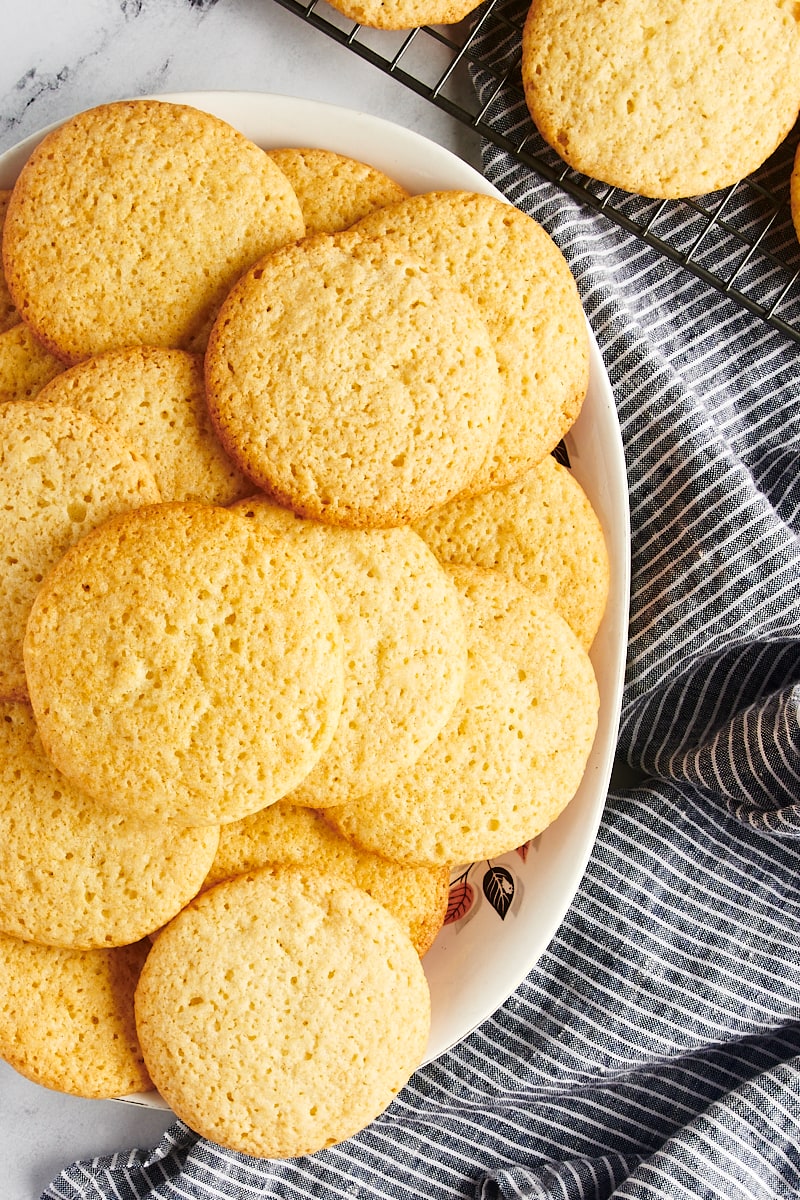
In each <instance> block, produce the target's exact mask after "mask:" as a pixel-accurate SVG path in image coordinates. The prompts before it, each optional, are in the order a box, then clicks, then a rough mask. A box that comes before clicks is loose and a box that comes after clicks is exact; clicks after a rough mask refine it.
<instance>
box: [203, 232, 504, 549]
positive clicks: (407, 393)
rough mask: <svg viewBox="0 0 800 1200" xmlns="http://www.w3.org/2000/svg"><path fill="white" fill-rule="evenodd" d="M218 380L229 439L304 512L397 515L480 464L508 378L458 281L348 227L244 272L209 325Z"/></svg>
mask: <svg viewBox="0 0 800 1200" xmlns="http://www.w3.org/2000/svg"><path fill="white" fill-rule="evenodd" d="M348 239H349V240H348ZM206 390H207V395H208V404H209V409H210V411H211V416H212V419H213V420H214V423H215V425H216V426H217V431H218V433H219V435H220V438H221V441H222V444H223V445H224V446H225V447H226V449H227V450H228V452H229V453H230V455H231V457H232V458H234V460H235V461H237V462H238V463H239V465H240V466H241V468H242V469H243V470H244V471H245V473H246V474H247V475H249V476H250V478H251V479H252V480H253V481H254V482H255V483H256V484H257V485H258V486H259V487H260V488H261V489H262V490H264V491H266V492H268V493H269V494H270V495H272V496H273V497H274V498H275V499H276V500H278V501H279V502H280V503H281V504H284V505H286V506H287V507H289V508H292V509H294V510H295V511H296V512H298V513H300V514H301V515H302V516H306V517H314V518H317V519H319V520H323V521H327V522H330V523H332V524H342V525H349V526H352V527H385V526H389V525H398V524H402V523H405V522H408V521H410V520H412V519H413V518H415V517H417V516H420V515H421V514H422V513H423V512H426V511H427V510H428V509H429V508H432V507H433V506H434V505H436V504H442V503H444V502H445V501H446V500H448V499H450V498H451V497H452V496H454V495H456V494H457V493H458V492H459V491H460V490H461V489H462V488H463V487H464V485H465V484H466V483H467V481H468V480H469V479H470V478H471V477H472V475H474V473H475V471H476V470H477V468H478V467H479V466H480V464H481V462H482V461H483V459H484V458H485V456H486V453H487V450H488V447H489V446H490V445H491V444H492V443H493V441H494V439H495V435H496V417H497V410H498V404H499V399H500V379H499V374H498V370H497V363H496V361H495V356H494V351H493V349H492V346H491V344H490V341H489V336H488V333H487V331H486V328H485V326H484V324H483V321H482V320H481V318H480V316H479V315H478V312H477V310H476V309H475V308H474V307H473V306H472V305H470V304H469V303H468V302H466V301H465V300H464V298H463V297H462V296H461V294H460V293H459V292H458V291H457V290H456V289H455V288H452V287H450V286H449V285H448V284H447V282H446V281H442V280H441V279H440V278H439V277H438V276H436V275H434V274H432V273H431V272H430V271H429V269H428V267H427V266H425V265H423V264H422V263H421V262H420V261H418V260H417V259H415V258H413V257H412V256H410V255H407V254H405V253H403V252H402V251H396V250H395V248H394V247H392V248H391V250H390V249H389V248H387V247H386V246H385V245H384V244H383V242H381V241H373V240H370V241H366V240H361V239H359V240H356V241H353V239H352V238H351V236H350V235H349V234H348V233H341V234H334V235H332V236H326V235H324V234H317V235H316V236H315V237H311V238H306V239H305V240H303V241H301V242H299V243H298V244H297V245H294V246H288V247H284V248H283V249H281V250H278V251H276V252H275V253H274V254H271V255H269V256H268V257H266V258H264V259H262V260H261V262H260V263H259V264H258V265H257V266H256V267H254V268H253V269H252V270H251V271H249V272H248V273H247V274H246V275H245V276H244V278H243V279H242V280H241V281H240V282H239V283H238V284H237V285H236V287H235V288H234V289H233V291H232V292H231V294H230V296H229V297H228V299H227V300H226V301H225V304H224V305H223V307H222V309H221V311H220V315H219V318H218V320H217V322H216V324H215V326H214V329H213V330H212V333H211V338H210V340H209V346H208V352H207V354H206Z"/></svg>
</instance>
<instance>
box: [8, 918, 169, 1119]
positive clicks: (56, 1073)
mask: <svg viewBox="0 0 800 1200" xmlns="http://www.w3.org/2000/svg"><path fill="white" fill-rule="evenodd" d="M148 949H149V945H148V943H147V942H137V943H135V944H134V945H132V946H117V947H114V948H113V949H108V950H66V949H63V948H62V947H57V946H41V945H38V944H37V943H35V942H24V941H21V940H20V939H18V938H14V937H9V936H8V935H6V934H0V1058H3V1059H5V1061H6V1062H8V1063H9V1064H10V1065H11V1066H12V1067H13V1068H14V1069H15V1070H16V1071H19V1073H20V1074H21V1075H24V1076H25V1077H26V1078H27V1079H32V1080H33V1082H34V1083H39V1084H42V1085H43V1086H44V1087H48V1088H52V1089H54V1090H55V1091H59V1092H68V1093H69V1094H70V1095H74V1096H84V1097H86V1098H87V1099H106V1098H107V1099H110V1098H112V1097H115V1096H127V1095H130V1094H131V1093H134V1092H147V1091H149V1090H150V1089H151V1087H152V1084H151V1082H150V1076H149V1075H148V1073H147V1068H146V1067H145V1065H144V1058H143V1056H142V1052H141V1049H140V1047H139V1039H138V1037H137V1035H136V1022H135V1018H134V1009H133V997H134V991H135V988H136V984H137V982H138V979H139V972H140V971H141V969H142V964H143V963H144V960H145V958H146V957H147V951H148Z"/></svg>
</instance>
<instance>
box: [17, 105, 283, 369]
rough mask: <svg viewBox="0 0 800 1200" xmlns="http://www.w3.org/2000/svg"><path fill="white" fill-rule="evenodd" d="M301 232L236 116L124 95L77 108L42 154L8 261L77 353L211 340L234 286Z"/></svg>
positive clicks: (26, 295) (35, 160)
mask: <svg viewBox="0 0 800 1200" xmlns="http://www.w3.org/2000/svg"><path fill="white" fill-rule="evenodd" d="M303 232H304V225H303V218H302V215H301V213H300V207H299V205H298V203H297V199H296V198H295V195H294V192H293V191H292V189H291V187H290V185H289V182H288V180H287V179H286V176H285V175H284V174H283V173H282V172H281V171H280V170H279V169H278V167H276V166H275V164H274V163H273V162H272V161H271V160H270V159H269V158H268V157H267V155H266V154H265V153H264V151H263V150H261V149H260V148H259V147H258V146H256V145H254V144H253V143H252V142H250V141H249V140H248V139H247V138H245V137H244V136H243V135H242V134H241V133H239V132H238V131H237V130H235V129H233V128H232V126H230V125H228V124H227V122H225V121H222V120H220V119H219V118H218V117H215V116H212V115H211V114H209V113H204V112H201V111H199V110H198V109H196V108H192V107H189V106H188V105H184V104H174V103H170V102H167V101H161V100H123V101H119V102H116V103H112V104H101V105H99V106H98V107H96V108H92V109H89V110H87V111H86V112H82V113H79V114H78V115H77V116H75V117H72V118H71V119H70V120H68V121H66V122H65V123H64V124H63V125H61V126H59V128H58V129H56V130H54V131H53V132H52V133H49V134H48V135H47V136H46V137H45V138H44V139H43V141H42V142H41V143H40V145H39V146H37V148H36V149H35V150H34V151H33V153H32V154H31V156H30V158H29V159H28V161H27V163H26V164H25V165H24V166H23V168H22V171H21V172H20V175H19V178H18V179H17V182H16V184H15V185H14V188H13V191H12V195H11V200H10V202H9V206H8V213H7V215H6V225H5V234H4V237H3V265H4V269H5V274H6V281H7V284H8V288H9V291H10V293H11V297H12V299H13V301H14V303H15V304H16V306H17V308H18V309H19V311H20V314H21V316H22V318H23V320H25V321H26V322H27V323H28V324H29V325H30V326H31V328H32V329H33V330H34V332H35V333H36V334H37V336H38V337H39V338H40V340H41V341H42V342H43V343H44V344H45V346H47V348H48V349H49V350H51V351H52V353H53V354H56V355H57V356H58V357H59V358H63V359H64V360H65V361H66V362H69V363H75V362H80V361H81V360H82V359H84V358H89V357H90V356H91V355H93V354H99V353H101V352H102V351H104V350H110V349H116V348H119V347H123V346H132V345H157V346H175V347H179V348H182V349H186V350H192V349H201V348H202V347H203V345H204V344H205V338H206V335H207V333H208V329H209V327H210V325H211V322H212V320H213V318H214V314H215V313H216V310H217V308H218V307H219V305H220V303H221V302H222V300H223V298H224V296H225V294H226V292H227V291H228V289H229V288H230V286H231V284H232V283H233V282H234V281H235V280H236V279H237V278H238V277H239V275H241V273H242V272H243V271H244V270H246V268H247V267H249V266H250V265H251V264H252V263H253V262H255V261H256V259H258V258H259V257H260V256H261V255H262V254H266V253H267V252H268V251H270V250H272V249H274V248H275V247H277V246H280V245H282V244H283V243H284V242H288V241H293V240H294V239H295V238H298V237H302V235H303Z"/></svg>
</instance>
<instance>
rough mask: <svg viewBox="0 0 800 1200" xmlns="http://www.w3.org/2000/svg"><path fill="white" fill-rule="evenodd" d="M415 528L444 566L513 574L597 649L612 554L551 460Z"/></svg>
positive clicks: (580, 493) (568, 477)
mask: <svg viewBox="0 0 800 1200" xmlns="http://www.w3.org/2000/svg"><path fill="white" fill-rule="evenodd" d="M415 528H416V530H417V533H419V534H420V536H421V537H423V538H424V539H425V541H426V542H427V543H428V545H429V546H430V547H431V549H432V550H433V551H434V553H435V554H436V555H438V557H439V558H440V559H441V560H442V562H449V563H466V564H469V563H472V564H474V565H475V566H478V567H489V568H492V569H495V570H498V571H503V572H504V573H505V574H506V575H513V576H514V578H515V579H517V580H519V582H520V583H524V584H525V585H526V587H529V588H530V589H531V591H533V592H536V593H537V594H538V595H540V596H541V597H542V598H543V599H544V600H546V601H547V602H548V603H549V604H551V605H552V606H553V608H554V609H555V610H556V611H557V612H559V613H560V614H561V616H562V617H564V619H565V620H566V621H567V623H568V625H570V627H571V628H572V630H573V631H574V632H575V633H576V634H577V636H578V639H579V640H580V642H581V644H582V645H583V646H585V647H586V648H587V649H588V647H589V646H591V644H592V641H593V640H594V636H595V634H596V633H597V629H598V626H599V625H600V621H601V619H602V616H603V613H604V611H605V606H606V601H607V599H608V588H609V579H610V567H609V562H608V551H607V550H606V543H605V539H604V537H603V530H602V527H601V525H600V521H599V520H598V518H597V514H596V513H595V511H594V509H593V508H592V506H591V504H590V502H589V498H588V496H587V495H586V493H585V492H584V490H583V488H582V487H581V485H580V484H579V483H578V481H577V480H576V479H575V477H574V476H573V475H572V474H571V473H570V472H569V471H568V470H567V468H566V467H564V466H562V465H561V464H560V463H558V462H556V460H555V459H554V458H553V457H552V455H549V454H548V455H547V456H546V458H544V459H543V460H542V462H541V463H539V465H538V467H534V468H533V470H532V471H528V473H527V474H526V475H523V476H522V478H521V479H518V480H516V482H514V483H510V484H507V485H506V486H505V487H502V488H496V489H495V490H494V491H491V492H485V493H484V494H483V495H481V496H472V497H464V498H462V499H455V500H451V501H450V503H449V504H445V505H443V506H442V507H441V508H438V509H436V510H435V511H434V512H432V513H429V514H428V516H426V517H423V518H422V520H421V521H419V522H417V524H416V526H415Z"/></svg>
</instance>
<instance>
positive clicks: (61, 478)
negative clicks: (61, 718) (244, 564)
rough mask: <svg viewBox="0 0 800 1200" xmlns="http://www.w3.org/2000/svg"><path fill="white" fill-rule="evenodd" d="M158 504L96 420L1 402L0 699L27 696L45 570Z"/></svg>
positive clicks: (133, 461) (136, 467) (132, 459)
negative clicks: (93, 533)
mask: <svg viewBox="0 0 800 1200" xmlns="http://www.w3.org/2000/svg"><path fill="white" fill-rule="evenodd" d="M13 332H14V330H10V331H9V334H13ZM9 334H3V335H0V336H3V337H8V336H9ZM159 499H160V497H159V492H158V488H157V487H156V483H155V480H154V479H153V476H152V474H151V472H150V468H149V467H148V466H147V464H146V463H145V462H144V461H143V460H142V459H140V458H139V456H138V455H137V454H135V453H134V452H133V450H131V449H130V447H129V446H128V445H127V444H126V443H125V442H123V441H122V440H121V438H119V437H118V436H117V434H115V433H114V431H113V430H111V429H108V428H107V427H106V426H104V425H101V424H100V423H99V422H97V421H95V420H94V418H92V417H89V416H87V415H86V414H85V413H79V412H75V411H74V410H73V409H71V408H54V407H52V406H51V405H48V404H41V403H39V402H38V401H36V400H33V401H27V400H18V401H15V402H13V403H8V404H3V405H0V546H2V553H3V560H4V561H3V573H2V577H0V696H3V697H6V698H9V699H25V697H26V696H27V685H26V681H25V669H24V664H23V659H22V639H23V635H24V632H25V622H26V621H27V618H28V613H29V611H30V606H31V604H32V603H33V598H34V596H35V595H36V592H37V590H38V588H39V585H40V584H41V581H42V577H43V576H44V574H45V572H46V571H48V570H49V568H50V567H51V566H52V565H53V564H54V563H55V562H56V561H57V560H58V559H59V558H60V557H61V555H62V554H63V553H64V551H65V550H66V549H67V547H68V546H70V545H72V543H73V542H75V541H77V539H78V538H79V537H81V536H82V535H83V534H84V533H86V532H88V530H90V529H91V528H92V527H93V526H95V525H99V524H100V523H101V522H102V521H104V520H105V519H106V518H107V517H110V516H112V515H113V514H116V513H120V512H124V511H126V510H128V509H132V508H135V507H137V506H138V505H143V504H154V503H156V502H157V501H158V500H159Z"/></svg>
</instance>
